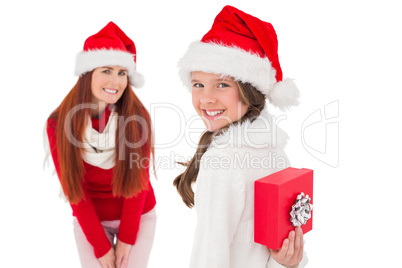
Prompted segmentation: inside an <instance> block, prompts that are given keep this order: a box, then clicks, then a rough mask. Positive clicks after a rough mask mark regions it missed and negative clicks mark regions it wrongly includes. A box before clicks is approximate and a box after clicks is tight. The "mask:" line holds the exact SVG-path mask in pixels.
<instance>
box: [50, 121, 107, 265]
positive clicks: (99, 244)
mask: <svg viewBox="0 0 402 268" xmlns="http://www.w3.org/2000/svg"><path fill="white" fill-rule="evenodd" d="M47 135H48V139H49V146H50V151H51V154H52V158H53V163H54V166H55V169H56V172H57V175H58V177H59V180H60V166H59V163H58V158H57V147H56V120H55V119H49V120H48V124H47ZM84 193H85V200H81V201H80V202H79V203H78V204H76V205H73V204H71V208H72V209H73V212H74V215H75V216H76V217H77V220H78V222H79V224H80V226H81V228H82V231H83V232H84V234H85V236H86V238H87V240H88V242H89V243H90V244H91V245H92V246H93V247H94V252H95V256H96V257H97V258H100V257H102V256H104V255H105V254H106V253H107V252H108V251H109V250H110V249H111V247H112V246H111V244H110V242H109V240H108V238H107V236H106V234H105V231H104V230H103V227H102V224H101V223H100V221H99V218H98V216H97V214H96V211H95V208H94V207H93V204H92V202H91V200H90V198H89V197H88V195H87V193H86V191H85V188H84Z"/></svg>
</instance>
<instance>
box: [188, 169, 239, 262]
mask: <svg viewBox="0 0 402 268" xmlns="http://www.w3.org/2000/svg"><path fill="white" fill-rule="evenodd" d="M207 166H209V165H207ZM196 187H197V191H196V196H195V206H196V209H197V227H196V233H195V237H194V245H193V250H192V256H191V264H190V267H230V263H229V261H230V245H231V242H232V241H233V238H234V236H235V232H236V230H237V226H238V224H239V222H240V218H241V215H242V212H243V208H244V205H245V184H244V182H243V180H242V179H241V178H240V175H239V174H238V172H236V170H234V169H225V170H222V169H214V168H213V167H205V168H204V169H200V172H199V174H198V179H197V186H196Z"/></svg>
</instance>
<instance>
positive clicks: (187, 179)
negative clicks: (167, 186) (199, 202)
mask: <svg viewBox="0 0 402 268" xmlns="http://www.w3.org/2000/svg"><path fill="white" fill-rule="evenodd" d="M237 84H238V86H239V92H240V99H241V102H242V103H243V104H246V105H248V106H249V107H248V110H247V112H246V114H245V115H244V116H243V117H242V118H241V119H240V120H238V121H236V122H234V123H232V124H230V125H228V126H226V127H224V128H221V129H219V130H217V131H215V132H210V131H205V132H204V133H203V134H202V136H201V138H200V141H199V142H198V146H197V150H196V152H195V154H194V156H193V157H192V158H191V160H190V161H188V162H187V163H179V164H182V165H183V166H186V170H185V171H184V172H183V173H182V174H180V175H179V176H177V177H176V178H175V179H174V181H173V185H174V186H175V187H176V188H177V191H178V192H179V194H180V196H181V198H182V199H183V202H184V204H186V206H188V207H189V208H191V207H193V206H194V191H193V189H192V187H191V186H192V184H193V183H194V182H195V181H196V180H197V176H198V172H199V166H200V161H201V157H202V156H203V155H204V153H205V152H206V151H207V150H208V147H209V145H210V144H211V142H212V139H213V138H214V137H216V136H219V135H220V134H222V133H223V132H224V131H225V130H226V129H227V128H229V127H230V126H231V125H234V124H241V123H243V122H244V121H246V120H251V121H252V120H254V119H255V118H256V117H257V116H259V115H260V114H261V111H262V110H263V109H264V107H265V97H264V95H263V94H262V93H261V92H260V91H258V90H257V89H256V88H255V87H253V86H252V85H251V84H250V83H242V82H237Z"/></svg>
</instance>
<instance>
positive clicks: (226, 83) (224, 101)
mask: <svg viewBox="0 0 402 268" xmlns="http://www.w3.org/2000/svg"><path fill="white" fill-rule="evenodd" d="M191 83H192V100H193V106H194V108H195V110H196V111H197V113H198V115H199V116H200V117H201V118H202V119H203V121H204V124H205V126H206V128H207V129H208V130H209V131H211V132H213V131H216V130H218V129H220V128H222V127H225V126H227V125H229V124H231V123H233V122H236V121H237V120H239V119H240V118H242V117H243V116H244V114H245V113H246V112H247V110H248V105H246V104H244V103H242V101H241V98H240V92H239V86H238V84H237V82H236V81H234V79H233V78H232V77H222V76H221V75H217V74H211V73H204V72H198V71H197V72H192V73H191Z"/></svg>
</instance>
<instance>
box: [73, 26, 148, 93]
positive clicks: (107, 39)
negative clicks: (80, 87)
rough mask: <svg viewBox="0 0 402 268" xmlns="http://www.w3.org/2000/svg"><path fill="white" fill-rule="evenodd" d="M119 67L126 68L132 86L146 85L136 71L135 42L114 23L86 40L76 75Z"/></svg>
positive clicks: (76, 68)
mask: <svg viewBox="0 0 402 268" xmlns="http://www.w3.org/2000/svg"><path fill="white" fill-rule="evenodd" d="M113 65H118V66H122V67H125V68H126V69H127V72H128V77H129V79H130V83H131V85H133V86H134V87H136V88H138V87H141V86H142V85H143V84H144V78H143V76H142V74H140V73H139V72H137V71H136V50H135V45H134V42H133V41H132V40H131V39H130V38H129V37H128V36H127V35H126V34H125V33H124V32H123V31H122V30H121V29H120V28H119V27H118V26H117V25H116V24H114V23H113V22H109V23H108V24H107V25H106V26H105V27H104V28H103V29H102V30H100V31H99V32H98V33H96V34H94V35H92V36H90V37H88V38H87V40H85V43H84V49H83V51H82V52H80V53H79V54H78V55H77V60H76V65H75V74H76V75H82V74H84V73H86V72H90V71H92V70H93V69H95V68H98V67H103V66H113Z"/></svg>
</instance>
